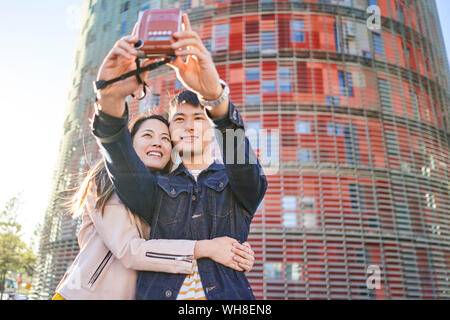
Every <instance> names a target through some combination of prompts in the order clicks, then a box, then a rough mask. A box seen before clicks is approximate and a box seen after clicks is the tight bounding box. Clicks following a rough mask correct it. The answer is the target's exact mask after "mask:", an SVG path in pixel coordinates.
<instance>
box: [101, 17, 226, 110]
mask: <svg viewBox="0 0 450 320" xmlns="http://www.w3.org/2000/svg"><path fill="white" fill-rule="evenodd" d="M182 26H183V29H184V30H183V31H180V32H176V33H174V34H173V37H172V44H171V47H172V48H173V49H174V50H175V54H176V59H175V60H174V61H173V62H172V63H169V64H168V65H169V66H170V67H172V68H173V69H174V70H175V72H176V74H177V77H178V79H179V80H180V81H181V82H182V83H183V85H184V86H185V87H186V88H187V89H189V90H191V91H193V92H195V93H197V95H198V96H199V98H201V99H203V100H208V101H212V100H216V99H218V98H219V97H220V96H221V95H222V93H223V90H224V89H223V88H222V85H221V84H220V82H219V80H220V78H219V74H218V73H217V70H216V67H215V65H214V62H213V60H212V57H211V54H210V53H209V52H208V50H207V49H206V48H205V46H204V45H203V42H202V40H201V39H200V36H199V35H198V34H197V33H196V32H194V31H193V30H192V28H191V24H190V21H189V18H188V16H187V14H183V16H182ZM138 41H139V39H138V37H137V36H133V35H130V36H125V37H123V38H121V39H120V40H118V41H117V42H116V43H115V45H114V47H113V48H112V49H111V50H110V52H109V53H108V55H107V56H106V58H105V59H104V60H103V63H102V65H101V67H100V69H99V72H98V75H97V81H98V80H109V79H113V78H116V77H119V76H121V75H123V74H125V73H127V72H129V71H132V70H134V69H136V63H135V60H136V57H137V54H138V51H137V50H136V49H135V47H134V44H135V43H137V42H138ZM153 62H154V60H146V61H145V62H144V63H143V64H142V66H141V67H145V66H147V65H149V64H150V63H153ZM149 72H150V71H146V72H143V73H142V74H141V78H142V79H144V80H145V79H146V78H147V77H148V74H149ZM140 87H142V84H140V83H139V82H138V81H137V79H136V77H129V78H126V79H124V80H121V81H118V82H116V83H113V84H111V85H110V86H108V87H107V88H105V89H102V90H101V91H98V92H97V98H98V102H99V104H100V108H101V110H102V111H103V112H105V113H108V114H110V115H112V116H116V117H121V116H122V115H123V113H124V110H125V99H126V97H127V96H129V95H131V94H133V93H135V92H136V91H138V90H139V89H140ZM209 111H210V114H211V116H212V117H213V118H215V117H220V116H222V115H225V114H226V113H227V112H228V99H224V100H223V101H222V102H221V103H220V104H219V105H218V106H215V107H214V108H213V109H210V110H209Z"/></svg>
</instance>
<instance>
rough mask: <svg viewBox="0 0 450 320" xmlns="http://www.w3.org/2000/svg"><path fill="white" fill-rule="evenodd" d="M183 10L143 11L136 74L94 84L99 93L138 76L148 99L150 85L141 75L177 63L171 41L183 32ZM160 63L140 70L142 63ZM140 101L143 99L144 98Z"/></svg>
mask: <svg viewBox="0 0 450 320" xmlns="http://www.w3.org/2000/svg"><path fill="white" fill-rule="evenodd" d="M181 15H182V12H181V10H180V9H153V10H144V11H141V12H140V14H139V17H138V21H137V23H136V26H135V27H134V30H133V35H137V36H138V39H139V41H138V42H137V43H136V44H135V45H134V47H135V48H136V50H137V51H138V55H137V58H136V67H137V68H136V70H133V71H130V72H128V73H125V74H122V75H121V76H119V77H117V78H114V79H110V80H99V81H96V82H94V88H95V89H96V90H102V89H104V88H106V87H107V86H109V85H110V84H112V83H114V82H117V81H120V80H123V79H126V78H128V77H131V76H135V77H136V78H137V80H138V82H139V83H142V84H144V87H143V91H144V97H145V94H146V84H145V82H144V81H143V80H142V79H141V77H140V74H141V73H142V72H145V71H148V70H154V69H156V68H158V67H160V66H162V65H164V64H166V63H168V62H171V61H173V59H175V51H174V50H173V49H172V48H171V47H170V45H171V41H170V40H171V38H172V35H173V34H174V33H175V32H178V31H181ZM148 58H150V59H157V58H162V60H159V61H157V62H154V63H151V64H149V65H147V66H145V67H143V68H141V66H140V59H148ZM140 99H143V97H142V98H140Z"/></svg>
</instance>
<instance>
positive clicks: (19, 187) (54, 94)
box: [0, 0, 450, 242]
mask: <svg viewBox="0 0 450 320" xmlns="http://www.w3.org/2000/svg"><path fill="white" fill-rule="evenodd" d="M81 3H82V0H45V1H36V0H21V1H11V0H10V1H2V2H1V4H0V30H1V31H0V101H1V106H2V107H1V108H2V109H1V110H2V116H0V137H1V138H0V150H1V156H0V210H3V208H4V205H5V203H6V202H7V201H8V199H10V198H11V197H13V196H15V195H16V194H18V193H19V192H22V204H21V206H20V208H19V211H18V220H19V222H20V223H21V224H22V225H23V232H22V233H23V238H24V240H25V241H27V242H28V241H29V240H30V239H31V236H32V234H33V231H34V230H35V228H36V225H37V224H38V223H43V219H44V216H45V211H46V207H47V204H48V199H49V197H50V192H51V190H52V178H53V172H54V166H55V164H56V163H57V160H58V149H59V143H60V140H61V136H62V132H63V131H62V127H63V121H64V116H65V111H66V108H67V105H68V99H67V97H68V94H69V89H70V80H71V70H72V63H73V58H74V53H75V46H76V40H77V35H78V26H79V12H80V8H81ZM437 4H438V9H439V12H440V14H441V24H442V30H443V34H444V37H445V41H446V44H447V56H450V54H449V48H450V21H449V20H448V19H444V18H443V17H444V15H443V14H442V13H444V12H445V13H447V12H450V1H449V0H437Z"/></svg>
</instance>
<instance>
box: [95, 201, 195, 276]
mask: <svg viewBox="0 0 450 320" xmlns="http://www.w3.org/2000/svg"><path fill="white" fill-rule="evenodd" d="M87 210H89V215H90V216H91V218H92V221H93V223H94V226H95V229H96V231H97V232H98V234H99V235H100V237H101V238H102V240H103V242H104V243H105V245H106V247H107V248H108V249H109V250H110V251H111V252H112V254H113V255H114V256H115V257H116V258H117V259H119V260H120V261H121V262H122V264H123V265H124V266H125V267H126V268H129V269H134V270H143V271H154V272H165V273H181V274H190V273H192V272H193V265H194V263H193V257H194V247H195V243H196V241H193V240H164V239H155V240H145V239H143V238H142V237H141V235H140V234H139V231H138V228H137V225H136V221H135V219H136V218H138V217H137V216H135V215H133V214H132V213H131V212H130V211H129V210H128V209H127V208H126V207H125V205H124V204H123V203H122V202H121V201H120V200H119V199H118V197H117V196H116V195H115V194H114V195H113V196H112V198H111V199H110V200H109V201H108V202H107V204H106V206H105V209H104V212H103V214H102V213H101V212H100V210H96V209H95V208H93V206H91V207H88V208H87Z"/></svg>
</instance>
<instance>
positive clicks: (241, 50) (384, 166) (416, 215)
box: [35, 0, 450, 299]
mask: <svg viewBox="0 0 450 320" xmlns="http://www.w3.org/2000/svg"><path fill="white" fill-rule="evenodd" d="M159 7H180V8H182V9H183V10H184V11H185V12H187V13H188V14H189V16H190V19H191V23H192V26H193V29H194V30H196V31H197V32H199V34H200V36H201V37H202V39H203V41H204V43H205V46H206V47H207V48H208V50H209V51H210V52H211V54H212V56H213V58H214V61H215V63H216V66H217V69H218V72H219V74H220V76H221V77H222V79H224V80H225V81H227V82H228V84H229V86H230V89H231V99H232V101H233V102H234V103H235V104H236V105H237V106H238V108H239V109H240V111H241V113H242V115H243V117H244V119H245V120H246V125H247V128H248V129H252V130H251V132H253V133H258V132H260V131H261V130H266V131H267V132H269V139H268V140H267V139H265V137H266V136H264V135H258V134H250V135H249V138H250V140H251V142H252V145H253V147H254V148H255V149H257V152H258V153H259V154H260V155H263V154H265V153H267V152H269V153H270V154H271V158H278V159H279V166H278V167H277V168H276V169H277V170H271V172H270V174H268V182H269V189H268V191H267V194H266V197H265V199H264V201H263V203H262V204H261V206H260V208H259V209H258V211H257V213H256V215H255V217H254V219H253V223H252V227H251V234H250V238H249V241H250V242H251V244H252V246H253V249H254V251H255V252H256V262H255V266H254V269H253V271H252V272H251V273H250V274H249V275H248V277H249V280H250V282H251V284H252V287H253V290H254V292H255V295H256V297H257V298H267V299H347V298H351V299H391V298H419V299H436V298H449V297H450V281H449V278H450V271H449V270H450V267H449V266H450V215H449V212H450V184H449V182H448V181H449V170H448V165H449V135H450V123H449V121H450V118H449V116H450V110H449V101H450V100H449V98H450V91H449V89H450V85H449V79H450V77H449V67H448V61H447V57H446V54H445V50H444V43H443V38H442V34H441V29H440V24H439V18H438V14H437V10H436V5H435V2H434V1H430V0H367V1H366V0H322V1H317V0H316V1H314V0H311V1H300V0H292V1H287V0H282V1H276V0H259V1H258V0H248V1H245V0H181V1H150V2H148V1H137V0H135V1H119V0H114V1H104V0H97V1H95V0H90V1H88V0H86V1H85V2H84V4H83V23H82V28H81V30H80V37H79V44H78V47H77V52H76V57H75V64H74V72H73V89H72V91H71V93H70V103H69V109H68V113H67V118H66V122H65V135H64V137H63V139H62V143H61V155H60V160H59V163H58V165H59V166H58V168H56V170H55V178H54V179H55V182H54V188H53V190H52V195H51V198H50V201H49V206H48V211H47V215H46V218H45V229H44V233H43V236H42V239H41V244H40V255H39V263H38V265H39V270H38V273H37V276H36V281H35V286H36V292H37V294H38V295H39V296H40V297H42V298H48V297H49V296H50V295H51V294H52V293H53V290H54V287H55V286H56V284H57V283H58V282H59V280H60V278H61V277H62V275H63V273H64V271H65V269H66V268H67V266H68V265H69V264H70V263H71V261H72V259H73V258H74V255H75V254H76V252H77V243H76V229H77V225H78V224H77V222H76V221H71V219H69V218H68V217H67V216H64V215H63V213H64V208H63V207H62V201H63V200H61V194H63V195H64V194H67V195H68V194H69V193H68V192H65V191H66V190H68V189H69V188H71V187H73V186H75V185H76V184H77V183H78V182H79V181H80V179H81V177H82V173H83V172H84V171H85V170H86V169H88V168H89V165H90V164H92V163H93V162H95V160H96V159H98V157H99V153H98V149H97V147H96V145H95V142H94V141H93V139H92V137H91V136H90V132H89V127H88V118H89V117H90V116H91V115H92V112H93V93H92V85H91V83H92V81H93V80H94V78H95V75H96V71H97V69H98V67H99V65H100V63H101V60H102V59H103V57H104V56H105V55H106V53H107V52H108V51H109V49H110V48H111V46H112V45H113V43H114V42H115V41H116V40H117V39H118V38H120V36H122V35H125V34H128V33H130V32H131V29H132V28H133V25H134V22H135V21H136V18H137V15H138V12H139V11H140V10H143V9H147V8H159ZM369 7H370V9H368V8H369ZM378 12H379V13H380V19H379V22H380V25H379V27H380V28H378V26H377V23H376V22H377V21H378V20H377V13H378ZM149 82H150V86H151V89H152V90H151V95H149V96H148V98H147V99H145V100H144V101H142V102H137V101H132V103H131V112H132V113H134V114H136V113H140V112H145V111H147V110H148V109H150V108H157V109H158V110H163V109H164V108H165V106H167V104H168V101H169V97H168V95H167V93H172V92H176V91H177V90H180V89H182V85H181V83H180V82H179V81H177V80H176V78H175V74H174V72H173V71H172V70H171V69H169V68H167V67H164V68H161V69H158V70H157V71H155V72H153V73H152V74H151V80H150V81H149ZM277 130H279V131H278V132H279V135H275V134H274V135H273V137H275V139H270V138H271V137H272V135H271V134H272V132H277ZM263 147H266V148H263ZM263 149H264V150H263ZM63 191H64V192H63Z"/></svg>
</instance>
